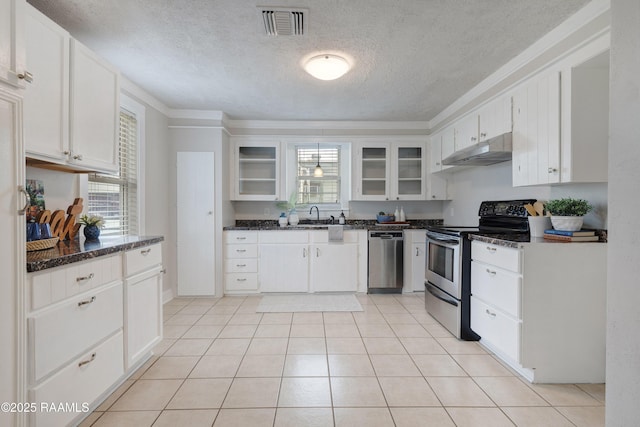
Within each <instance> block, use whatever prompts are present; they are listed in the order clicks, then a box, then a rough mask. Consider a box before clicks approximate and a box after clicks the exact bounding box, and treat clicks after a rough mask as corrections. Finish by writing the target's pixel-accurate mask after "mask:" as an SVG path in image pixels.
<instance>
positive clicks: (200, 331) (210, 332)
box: [182, 325, 224, 339]
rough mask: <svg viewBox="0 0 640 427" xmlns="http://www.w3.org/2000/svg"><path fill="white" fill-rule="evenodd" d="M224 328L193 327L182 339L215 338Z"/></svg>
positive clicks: (217, 326) (214, 326)
mask: <svg viewBox="0 0 640 427" xmlns="http://www.w3.org/2000/svg"><path fill="white" fill-rule="evenodd" d="M222 328H224V326H222V325H193V326H192V327H191V328H189V330H188V331H187V332H185V334H184V335H183V336H182V338H209V339H213V338H217V337H218V335H220V332H221V331H222Z"/></svg>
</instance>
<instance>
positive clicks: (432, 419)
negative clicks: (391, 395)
mask: <svg viewBox="0 0 640 427" xmlns="http://www.w3.org/2000/svg"><path fill="white" fill-rule="evenodd" d="M390 409H391V415H393V420H394V421H395V423H396V427H418V426H419V427H455V424H454V423H453V421H451V417H450V416H449V414H448V413H447V411H445V410H444V408H390Z"/></svg>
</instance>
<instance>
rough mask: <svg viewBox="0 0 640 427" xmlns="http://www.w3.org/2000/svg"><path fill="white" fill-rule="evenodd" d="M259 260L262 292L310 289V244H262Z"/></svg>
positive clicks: (259, 277)
mask: <svg viewBox="0 0 640 427" xmlns="http://www.w3.org/2000/svg"><path fill="white" fill-rule="evenodd" d="M276 233H281V234H289V233H291V232H286V231H284V232H277V231H276ZM258 260H259V261H258V271H259V273H258V281H259V284H260V292H308V291H309V246H308V245H307V244H306V243H304V244H301V243H298V244H284V243H274V244H261V245H260V256H259V258H258Z"/></svg>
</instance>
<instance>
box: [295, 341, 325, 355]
mask: <svg viewBox="0 0 640 427" xmlns="http://www.w3.org/2000/svg"><path fill="white" fill-rule="evenodd" d="M326 353H327V348H326V345H325V339H324V338H289V346H288V347H287V354H326Z"/></svg>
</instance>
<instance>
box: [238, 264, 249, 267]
mask: <svg viewBox="0 0 640 427" xmlns="http://www.w3.org/2000/svg"><path fill="white" fill-rule="evenodd" d="M246 266H247V264H236V267H246Z"/></svg>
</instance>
